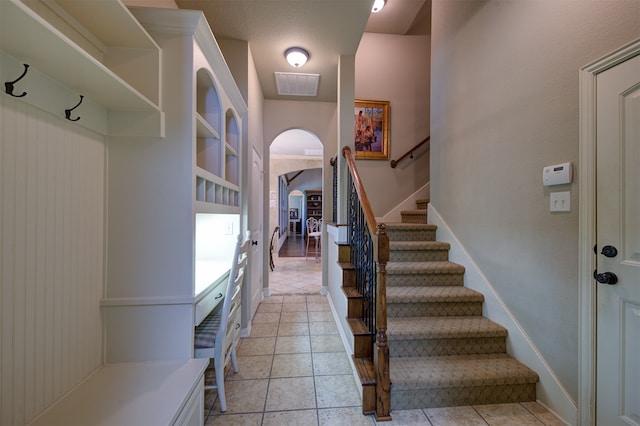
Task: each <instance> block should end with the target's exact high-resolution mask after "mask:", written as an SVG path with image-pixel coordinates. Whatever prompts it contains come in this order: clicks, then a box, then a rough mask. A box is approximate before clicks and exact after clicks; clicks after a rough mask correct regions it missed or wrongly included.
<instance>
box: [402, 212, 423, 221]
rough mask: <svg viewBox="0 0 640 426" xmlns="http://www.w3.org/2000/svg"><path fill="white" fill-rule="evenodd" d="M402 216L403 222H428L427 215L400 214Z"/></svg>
mask: <svg viewBox="0 0 640 426" xmlns="http://www.w3.org/2000/svg"><path fill="white" fill-rule="evenodd" d="M400 216H401V218H402V223H427V215H426V214H422V215H416V214H404V213H401V214H400Z"/></svg>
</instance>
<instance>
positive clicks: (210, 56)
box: [0, 0, 247, 424]
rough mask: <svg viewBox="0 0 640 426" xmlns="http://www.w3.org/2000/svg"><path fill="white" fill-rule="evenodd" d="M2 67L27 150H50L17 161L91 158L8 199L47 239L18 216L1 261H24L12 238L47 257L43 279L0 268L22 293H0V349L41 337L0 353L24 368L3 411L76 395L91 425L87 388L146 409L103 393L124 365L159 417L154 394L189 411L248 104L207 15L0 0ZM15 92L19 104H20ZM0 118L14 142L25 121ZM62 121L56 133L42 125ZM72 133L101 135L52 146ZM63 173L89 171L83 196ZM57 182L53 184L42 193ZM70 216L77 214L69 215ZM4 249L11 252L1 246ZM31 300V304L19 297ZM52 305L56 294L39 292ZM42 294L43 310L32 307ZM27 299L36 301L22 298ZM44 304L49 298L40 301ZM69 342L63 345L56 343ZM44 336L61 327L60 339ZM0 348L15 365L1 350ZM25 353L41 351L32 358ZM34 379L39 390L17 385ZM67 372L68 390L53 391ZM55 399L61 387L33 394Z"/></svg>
mask: <svg viewBox="0 0 640 426" xmlns="http://www.w3.org/2000/svg"><path fill="white" fill-rule="evenodd" d="M25 64H28V67H25ZM25 69H26V70H27V72H26V74H25V76H24V77H23V78H19V77H20V75H21V74H22V73H23V72H24V71H25ZM0 78H1V79H2V81H3V82H11V81H14V80H16V81H15V84H14V94H15V95H20V94H21V93H22V92H27V95H25V96H23V97H20V98H15V100H14V99H13V97H11V95H9V94H6V93H3V94H2V96H3V97H6V98H3V104H2V108H3V110H7V111H9V110H10V112H11V114H14V110H15V111H17V112H18V114H23V115H29V116H28V120H25V121H24V123H23V122H20V123H15V125H14V124H13V123H12V125H11V129H13V128H18V127H19V126H18V125H22V124H24V125H25V126H26V128H27V132H26V133H25V134H27V135H32V136H30V137H35V136H33V135H37V137H38V143H39V144H42V146H47V150H48V151H47V152H46V153H43V154H42V155H40V154H38V158H40V159H42V158H45V157H43V155H44V156H46V161H44V162H43V161H40V162H39V163H35V162H33V161H31V160H32V159H31V158H30V157H29V155H31V153H37V152H38V151H35V150H34V149H32V148H29V149H28V150H25V151H24V152H27V153H28V154H27V155H25V156H22V157H20V158H19V159H21V160H20V161H22V160H24V161H23V162H24V165H28V166H29V167H34V165H35V164H38V165H44V164H46V165H47V168H48V169H54V166H55V168H56V170H60V172H59V175H60V176H67V174H65V168H67V169H68V168H69V167H68V165H69V161H71V160H69V158H73V161H74V168H73V170H76V169H77V168H78V167H76V165H77V163H82V162H83V160H85V162H86V165H85V167H84V168H80V169H82V171H83V173H84V175H80V174H75V175H72V174H71V173H69V174H68V175H69V176H76V177H78V178H81V179H83V181H82V182H74V181H73V178H72V177H70V178H69V179H71V180H69V179H66V178H65V179H66V180H64V182H63V181H62V180H61V182H60V183H57V182H55V183H48V187H47V192H46V193H47V194H52V195H51V197H50V196H49V195H47V197H45V198H44V199H45V200H47V201H51V202H52V203H44V204H42V205H41V204H38V209H37V210H38V211H37V213H36V212H30V211H28V209H29V208H30V206H31V204H24V206H25V207H24V209H26V211H24V212H23V211H22V210H19V209H22V208H23V207H20V206H18V205H17V204H16V206H17V207H16V209H18V210H16V216H15V219H16V220H17V219H18V218H19V216H23V217H26V218H27V219H28V218H30V217H35V218H37V219H38V223H39V225H38V227H37V232H38V238H39V237H40V234H43V235H56V238H55V239H49V240H48V242H47V244H46V245H45V244H42V243H41V241H39V240H38V239H37V238H30V239H28V240H25V241H24V242H23V241H21V240H20V238H21V234H19V233H18V232H17V231H16V233H15V235H16V238H15V241H14V243H15V245H16V247H17V246H20V247H21V250H20V251H15V250H12V249H11V247H8V246H7V248H8V250H7V251H6V253H14V252H15V253H18V254H16V256H14V257H15V259H13V258H11V259H13V260H11V259H10V260H11V261H12V262H14V260H15V262H17V263H15V264H16V265H23V267H24V269H25V270H31V269H30V268H31V266H33V265H32V264H31V263H30V262H31V260H30V259H18V257H19V256H18V255H19V254H20V253H31V252H34V253H39V256H40V257H42V256H44V255H46V256H49V252H51V254H50V257H47V258H50V259H55V260H56V261H55V262H53V261H50V262H46V263H45V262H43V263H42V264H40V265H37V276H38V277H40V278H39V279H38V280H30V279H28V278H29V276H28V275H27V276H26V277H22V278H24V279H22V278H21V276H20V275H16V276H15V279H12V280H11V282H9V281H8V280H4V279H3V282H2V286H3V287H2V289H3V291H4V290H5V288H7V289H10V290H7V293H5V294H14V293H15V294H22V293H23V292H24V294H27V295H29V298H25V299H24V301H23V302H24V303H22V304H20V303H17V304H16V303H13V304H10V303H9V302H7V303H4V304H3V305H2V308H3V319H5V320H6V321H5V323H6V324H7V327H9V325H10V326H11V327H12V328H11V330H9V329H8V328H7V327H5V328H4V330H3V340H2V346H3V348H9V347H10V344H11V345H13V344H12V342H8V341H5V340H4V338H5V336H6V337H7V338H11V336H20V335H26V336H35V337H37V336H42V341H39V340H38V339H30V340H29V342H32V341H33V345H32V346H33V347H31V346H30V345H26V344H25V345H22V346H20V345H18V346H17V347H16V348H17V349H15V351H13V352H11V354H12V355H11V357H7V356H3V357H2V365H1V369H2V371H4V372H7V374H6V375H4V376H3V382H5V381H7V382H6V383H28V384H29V385H25V386H26V387H25V388H24V389H22V391H21V392H17V393H16V392H7V393H5V392H3V393H2V407H3V409H2V417H1V418H0V420H2V421H1V423H3V424H4V423H5V422H6V423H7V424H21V423H24V422H27V421H29V419H33V418H34V416H35V415H37V414H39V413H42V412H43V411H44V414H42V415H41V416H40V417H38V419H37V421H39V422H42V423H49V420H52V419H58V420H60V419H63V418H64V417H56V416H58V415H62V416H64V415H66V414H69V415H72V416H73V415H74V413H68V411H69V410H68V409H66V408H64V407H68V406H74V407H77V408H78V409H79V410H84V411H83V412H85V411H86V413H87V415H88V416H90V417H92V421H94V420H95V422H96V424H99V423H100V419H99V418H98V419H96V418H95V415H93V414H92V413H100V412H102V411H101V409H99V408H98V407H96V406H95V405H92V404H99V405H100V404H102V408H104V407H105V406H108V407H112V408H113V410H112V409H111V408H109V410H107V411H109V412H107V411H104V413H105V416H109V415H110V413H111V414H113V412H115V411H114V410H118V407H119V408H120V409H122V410H124V411H123V412H122V415H124V416H125V417H123V422H125V423H126V422H127V420H126V419H127V418H130V419H134V418H135V416H136V415H138V414H140V413H141V412H142V411H140V410H144V409H145V408H144V407H143V406H140V407H138V406H137V405H136V404H133V405H129V404H121V403H118V404H116V405H115V406H114V405H113V404H115V403H116V401H118V400H119V399H118V398H120V397H121V396H122V395H125V394H124V393H122V394H121V395H117V394H118V393H120V391H119V390H114V392H113V393H114V395H111V394H110V393H109V392H106V391H105V390H104V387H103V385H104V383H110V382H111V381H112V380H114V378H115V377H120V376H119V375H121V376H122V377H126V378H127V379H129V380H131V381H132V383H131V385H128V384H127V385H123V386H124V387H125V388H126V389H125V388H123V389H122V392H125V391H126V392H127V393H126V395H127V398H128V399H129V400H131V401H135V400H136V398H137V397H138V395H136V392H140V393H148V392H155V393H154V395H162V397H161V399H164V400H165V402H167V404H166V406H167V407H174V406H175V407H176V408H175V409H171V408H169V409H168V410H165V411H166V414H167V415H166V416H164V413H165V411H162V410H160V411H162V413H161V414H159V417H158V424H160V423H162V424H166V423H177V424H201V423H202V372H203V371H204V368H205V367H206V364H207V361H206V360H194V359H193V333H194V324H195V323H197V322H198V321H199V320H201V319H202V318H203V317H204V316H205V315H206V314H207V313H208V312H209V311H210V310H211V309H212V308H213V307H214V306H216V304H218V303H220V302H221V298H220V297H219V295H220V294H221V293H222V290H223V288H224V284H225V282H226V276H227V275H228V270H229V267H230V264H231V255H232V252H233V246H234V244H235V241H236V237H235V236H237V235H238V234H239V233H240V232H241V229H240V227H241V219H240V212H241V205H240V204H241V199H242V197H241V187H242V182H241V176H242V173H241V170H240V167H241V164H242V161H241V156H242V152H241V151H242V148H241V147H242V143H241V141H242V134H241V132H242V129H243V120H245V116H246V114H247V108H246V105H245V103H244V101H243V99H242V96H241V95H240V93H239V91H238V89H237V87H236V84H235V82H234V80H233V78H232V76H231V73H230V71H229V69H228V67H227V65H226V63H225V60H224V58H223V56H222V54H221V52H220V50H219V48H218V45H217V43H216V41H215V39H214V37H213V35H212V33H211V30H210V28H209V26H208V24H207V22H206V20H205V18H204V16H203V14H202V13H201V12H195V11H183V10H174V9H151V8H131V9H129V8H127V7H126V6H125V5H124V4H123V3H122V2H121V1H120V0H93V1H80V0H23V1H20V0H0ZM10 98H11V99H10ZM5 99H6V101H5ZM80 99H82V102H81V103H80V104H79V105H78V107H77V108H75V109H73V110H72V111H71V112H70V118H69V120H70V122H66V121H64V120H66V119H65V109H67V108H72V107H73V106H74V105H76V104H77V103H78V102H79V100H80ZM24 103H26V104H28V105H29V107H28V108H22V107H21V105H23V104H24ZM42 111H44V112H42ZM0 112H1V111H0ZM9 116H10V115H7V117H9ZM51 117H53V118H51ZM76 119H77V120H76ZM56 120H59V121H61V122H62V123H66V124H65V126H59V125H58V122H57V121H56ZM6 127H7V129H0V132H4V133H3V137H4V138H5V139H4V140H3V143H4V141H7V143H10V144H11V145H10V146H16V147H20V146H21V142H22V141H21V140H17V139H16V137H15V136H16V135H17V136H20V135H21V133H11V134H8V133H7V132H8V131H9V130H8V129H9V126H6ZM58 127H64V133H63V132H56V133H50V134H48V133H46V132H44V131H43V129H48V128H58ZM29 129H39V130H38V131H37V132H33V133H29ZM76 133H77V134H78V135H80V136H82V137H79V138H76V137H75V136H76ZM87 135H89V136H90V137H89V136H87ZM69 138H73V139H74V143H75V140H76V139H77V140H78V141H82V140H85V139H86V140H91V141H94V140H97V141H98V143H97V144H96V146H95V147H93V146H92V147H91V150H88V152H91V153H92V154H91V158H84V159H83V158H82V155H85V154H77V155H73V156H69V155H67V154H65V155H63V154H62V153H61V152H60V153H58V152H57V151H55V149H56V148H55V146H58V145H60V144H64V142H65V139H69ZM27 142H28V143H29V144H30V143H31V141H26V142H25V143H27ZM47 142H51V143H47ZM54 142H55V143H54ZM27 146H31V145H27ZM34 146H36V145H34ZM65 146H67V147H69V146H73V145H72V144H68V143H67V144H66V145H65ZM20 149H22V148H20ZM13 152H14V151H11V150H8V151H6V152H5V154H7V155H8V154H11V153H13ZM16 152H17V153H18V154H20V153H21V152H22V151H20V150H17V151H16ZM82 152H85V150H83V151H82ZM8 158H9V157H7V159H8ZM16 158H18V157H16ZM89 160H90V161H89ZM7 161H9V160H7ZM65 162H66V163H65ZM76 162H77V163H76ZM54 163H59V164H54ZM65 165H66V167H65ZM92 165H93V166H94V169H91V166H92ZM96 165H98V166H99V167H98V166H96ZM19 167H22V163H17V164H16V167H15V168H16V170H18V168H19ZM12 170H13V169H12ZM29 170H32V169H29ZM34 170H37V169H34ZM42 175H43V174H42V173H37V174H35V175H34V176H42ZM16 176H19V175H18V174H16ZM87 180H90V181H91V182H87ZM31 182H33V181H31ZM70 183H71V184H74V185H75V184H76V183H77V184H78V185H79V186H80V187H83V188H84V187H90V188H96V196H94V197H89V196H86V195H85V194H84V193H83V194H82V195H77V194H76V193H74V192H73V191H70V190H67V189H66V188H64V186H65V185H68V184H70ZM14 184H15V187H16V189H15V190H12V191H5V192H4V193H3V194H4V195H3V196H5V195H7V194H14V193H15V194H19V189H20V188H21V186H20V185H22V183H21V182H19V181H17V180H16V181H15V182H13V181H9V180H5V181H4V182H3V185H5V189H6V188H8V187H9V186H7V185H14ZM56 185H60V188H58V187H57V186H56ZM54 186H55V188H54ZM43 188H44V187H43ZM51 189H55V191H52V190H51ZM38 193H39V194H40V192H38ZM58 193H60V194H64V199H63V198H62V197H60V198H52V197H54V195H55V194H58ZM16 197H17V196H16ZM18 198H19V197H17V198H16V200H17V199H18ZM88 199H91V200H92V202H93V204H92V205H91V206H89V205H88V202H87V201H86V200H88ZM94 199H96V200H98V202H97V207H96V202H95V200H94ZM6 201H7V202H8V203H9V202H13V201H12V200H8V199H7V200H6ZM54 205H55V209H54V208H53V206H54ZM89 207H91V208H89ZM69 209H71V210H73V211H72V212H71V213H72V214H67V213H68V210H69ZM71 210H69V211H71ZM70 218H71V219H70ZM73 218H75V219H73ZM0 219H2V220H3V226H4V227H5V228H6V229H13V228H12V227H15V226H16V225H15V224H14V223H13V222H11V223H9V222H7V221H10V220H13V219H14V216H6V217H1V216H0ZM72 219H73V220H81V221H82V222H81V223H79V224H78V226H73V225H74V224H73V223H70V222H69V221H70V220H72ZM4 222H6V223H4ZM16 223H17V222H16ZM61 223H62V224H65V226H66V225H69V226H68V228H69V232H68V233H62V232H60V231H59V228H60V226H59V225H60V224H61ZM80 225H82V226H84V227H85V228H90V229H91V231H90V232H85V231H82V232H80V231H77V230H78V229H85V228H82V227H81V226H80ZM7 227H9V228H7ZM48 227H51V230H49V229H48ZM54 228H55V229H54ZM25 229H27V231H28V229H33V230H35V229H36V228H35V227H31V228H30V227H28V226H25ZM65 229H67V228H65ZM29 232H30V231H29ZM53 232H55V234H51V233H53ZM27 234H28V235H32V234H29V233H28V232H27ZM7 235H8V234H7ZM5 242H6V241H4V240H3V241H2V243H3V247H4V246H5ZM85 244H87V245H90V246H91V247H93V248H92V250H93V251H92V252H91V253H87V256H90V257H91V259H97V260H96V261H95V262H92V263H91V264H87V263H86V262H84V263H83V261H82V260H83V259H84V258H85V257H84V256H78V255H77V254H76V255H72V254H71V252H70V250H69V249H74V248H75V249H78V248H80V247H84V246H85ZM76 251H77V250H76ZM74 253H75V252H74ZM83 254H84V253H83ZM3 262H4V263H5V264H7V265H8V263H7V262H6V259H5V258H4V257H3ZM12 264H13V263H12ZM34 267H35V266H34ZM21 280H22V281H21ZM57 281H60V285H58V284H57ZM11 289H13V290H11ZM53 289H55V293H53V292H52V291H53ZM53 294H54V295H55V297H51V295H53ZM40 298H41V299H42V303H40V302H38V301H39V300H40ZM32 299H33V300H34V301H35V302H36V305H29V304H28V302H30V301H31V300H32ZM38 303H40V304H38ZM50 304H55V308H51V309H49V306H51V305H50ZM14 305H15V306H14ZM40 305H43V306H44V307H45V308H46V309H42V310H37V309H36V308H37V306H40ZM34 310H35V312H41V314H39V313H36V314H33V315H31V314H30V313H31V312H33V311H34ZM63 310H64V312H63ZM49 311H51V312H54V313H56V315H55V316H51V318H49V316H48V313H47V312H49ZM25 312H27V314H26V315H27V318H29V320H28V321H24V319H25ZM61 312H62V313H61ZM52 315H53V314H52ZM5 331H8V332H7V333H5ZM84 331H87V332H90V333H89V334H90V336H88V335H84V334H81V333H82V332H84ZM68 341H73V344H64V343H65V342H68ZM47 342H61V343H62V347H61V346H60V344H58V346H55V345H47ZM5 343H6V345H5ZM46 346H49V347H46ZM52 346H55V348H57V349H55V348H52ZM54 349H55V350H54ZM89 354H91V355H93V354H96V355H95V356H88V355H89ZM8 360H9V361H11V365H8V364H7V365H5V363H6V362H8ZM29 360H32V361H33V364H34V365H37V366H45V367H47V368H45V369H44V370H42V369H40V370H37V369H34V368H31V365H28V362H30V361H29ZM155 361H161V362H159V363H158V362H155ZM167 363H168V364H167ZM167 366H168V367H167ZM163 368H164V369H165V370H166V371H167V372H166V374H167V376H171V377H172V378H173V379H176V374H177V375H178V376H177V377H179V378H180V387H175V386H173V385H170V386H169V385H167V386H165V387H166V388H167V389H165V387H163V388H162V389H163V391H162V392H156V390H157V389H155V388H154V386H155V385H154V384H157V381H158V380H160V381H161V382H162V377H159V376H158V374H160V375H161V374H163V373H161V372H162V371H165V370H163ZM167 368H169V370H171V371H169V370H167ZM92 372H93V373H92ZM158 372H160V373H158ZM177 372H179V373H177ZM173 379H172V380H173ZM122 383H125V382H122ZM167 383H169V382H167ZM47 384H48V385H47ZM165 384H166V383H165ZM31 385H33V387H34V388H37V389H44V390H43V391H42V392H43V393H42V394H41V393H39V392H35V391H34V392H30V391H31V390H34V389H31V388H30V387H29V386H31ZM76 386H78V387H76ZM74 387H76V389H75V391H74V392H73V393H71V394H68V398H62V399H60V398H61V397H63V395H65V394H67V392H68V391H70V390H71V389H72V388H74ZM169 388H171V389H169ZM4 389H5V388H3V391H4ZM114 389H115V388H114ZM165 390H166V392H164V391H165ZM32 393H33V395H36V394H37V395H36V396H34V397H31V394H32ZM5 397H6V398H7V401H8V402H7V401H5ZM94 397H95V398H94ZM112 397H113V398H112ZM74 398H77V399H74ZM92 398H93V399H92ZM53 401H58V402H57V404H54V405H53V406H50V407H49V409H48V410H47V411H45V410H44V409H45V408H46V407H47V406H48V405H50V404H51V403H52V402H53ZM70 401H71V403H70ZM185 401H186V402H185ZM5 402H6V403H5ZM176 403H177V405H175V404H176ZM65 404H67V405H65ZM69 404H71V405H69ZM105 404H106V405H105ZM109 404H111V405H109ZM153 404H154V406H158V404H162V401H157V402H153ZM7 407H11V410H10V411H9V409H8V408H7ZM20 407H22V408H21V409H19V408H20ZM61 407H62V408H61ZM136 407H138V408H140V410H137V409H136ZM94 408H95V409H94ZM180 410H181V411H180ZM160 411H159V412H160ZM56 413H57V414H56ZM65 413H66V414H65ZM78 413H80V412H78ZM78 413H76V414H78ZM143 414H144V413H143ZM48 415H51V416H52V417H50V418H49V417H47V416H48ZM146 415H147V419H149V418H151V417H149V416H150V413H148V412H147V413H146ZM98 416H99V415H98ZM62 422H63V423H64V420H62Z"/></svg>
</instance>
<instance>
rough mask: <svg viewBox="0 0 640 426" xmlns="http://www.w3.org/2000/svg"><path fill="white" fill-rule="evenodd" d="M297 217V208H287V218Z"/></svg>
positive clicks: (295, 218) (294, 218)
mask: <svg viewBox="0 0 640 426" xmlns="http://www.w3.org/2000/svg"><path fill="white" fill-rule="evenodd" d="M298 218H299V216H298V209H297V208H291V209H289V219H293V220H297V219H298Z"/></svg>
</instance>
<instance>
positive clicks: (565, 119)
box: [431, 0, 640, 399]
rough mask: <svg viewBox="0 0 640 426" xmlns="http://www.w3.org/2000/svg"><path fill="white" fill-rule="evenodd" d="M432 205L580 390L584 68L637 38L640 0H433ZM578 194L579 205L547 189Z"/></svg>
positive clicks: (570, 385)
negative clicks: (564, 170) (556, 182)
mask: <svg viewBox="0 0 640 426" xmlns="http://www.w3.org/2000/svg"><path fill="white" fill-rule="evenodd" d="M432 23H433V30H432V36H431V37H432V47H431V51H432V74H431V135H432V138H431V202H432V203H433V206H434V207H435V208H436V209H437V210H438V212H439V213H440V215H441V216H442V218H443V219H444V221H445V222H446V223H447V224H448V225H449V227H450V229H451V231H452V232H453V234H454V235H455V236H456V237H457V238H458V239H459V240H460V242H461V243H462V245H463V246H464V247H465V248H466V249H467V250H468V253H469V254H470V256H471V257H472V258H473V259H474V261H475V262H476V263H477V265H478V267H479V268H480V270H481V271H482V272H483V273H484V275H485V276H486V277H487V279H488V280H489V281H490V282H491V284H492V285H493V287H494V288H495V289H496V291H497V292H498V293H499V295H500V296H501V297H502V299H503V300H504V302H505V304H506V305H507V307H508V308H509V309H510V310H511V311H512V312H513V314H514V315H515V316H516V317H517V320H518V321H519V322H520V324H521V325H522V327H523V328H524V331H525V332H526V333H527V334H528V335H529V337H530V338H531V340H532V342H533V344H534V345H535V346H536V347H537V348H538V350H539V351H540V353H541V354H542V356H543V357H544V358H545V360H546V361H547V363H548V364H549V365H550V367H551V369H552V370H553V371H554V372H555V374H556V375H557V376H558V378H559V379H560V381H561V383H562V384H563V385H564V387H565V388H566V390H567V391H568V392H569V394H570V395H572V397H573V398H574V399H577V395H578V353H579V347H578V214H579V212H578V211H577V206H578V200H577V194H578V192H577V186H578V185H579V184H580V170H575V173H574V181H573V183H572V184H568V185H563V186H560V187H555V188H545V187H543V186H542V182H541V173H542V168H543V167H544V166H546V165H551V164H556V163H562V162H566V161H571V162H572V163H573V164H574V166H575V165H576V164H577V160H578V70H579V68H580V67H581V66H583V65H585V64H586V63H588V62H590V61H592V60H594V59H597V58H598V57H600V56H602V55H604V54H606V53H607V52H609V51H611V50H613V49H614V48H616V47H618V46H621V45H623V44H625V43H627V42H629V41H631V40H633V39H634V38H636V37H638V36H640V2H639V1H638V0H612V1H604V0H594V1H580V0H565V1H562V2H558V1H555V0H519V1H516V0H491V1H483V2H478V1H469V0H460V1H455V2H451V1H446V0H433V20H432ZM559 190H560V191H571V193H572V200H571V206H572V211H571V212H570V213H553V214H552V213H550V212H549V194H550V192H552V191H559Z"/></svg>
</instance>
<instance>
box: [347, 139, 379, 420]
mask: <svg viewBox="0 0 640 426" xmlns="http://www.w3.org/2000/svg"><path fill="white" fill-rule="evenodd" d="M342 155H343V156H344V158H345V159H346V160H347V167H348V169H349V173H350V175H351V181H352V184H353V186H354V187H355V190H356V193H357V194H358V200H359V204H360V208H361V209H362V213H363V215H364V218H365V221H366V223H367V227H368V228H369V229H368V232H369V233H370V235H371V237H372V240H373V244H374V249H373V261H374V263H375V273H376V280H375V281H374V289H375V297H374V300H375V304H374V306H375V330H374V332H375V343H374V351H373V365H374V370H375V377H376V391H375V398H376V402H375V406H376V407H375V415H376V421H389V420H391V415H390V413H391V378H390V373H389V346H388V344H387V262H388V261H389V236H388V235H387V227H386V225H385V224H384V223H376V218H375V216H374V215H373V210H372V209H371V204H370V203H369V198H368V197H367V193H366V192H365V190H364V185H363V184H362V179H361V178H360V174H359V173H358V169H357V167H356V164H355V161H354V160H353V157H352V156H351V149H350V148H349V147H344V148H343V149H342ZM374 237H375V238H374Z"/></svg>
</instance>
